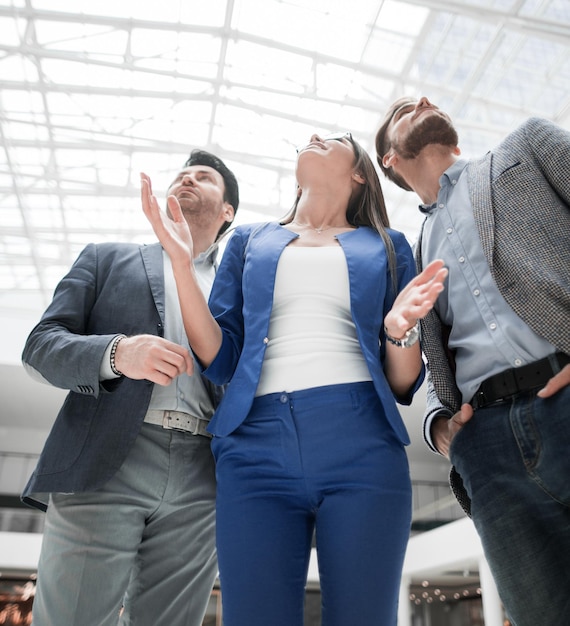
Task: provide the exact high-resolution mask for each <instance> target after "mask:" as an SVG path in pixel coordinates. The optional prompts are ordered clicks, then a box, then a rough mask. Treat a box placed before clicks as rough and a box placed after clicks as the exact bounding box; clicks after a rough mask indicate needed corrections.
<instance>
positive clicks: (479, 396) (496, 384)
mask: <svg viewBox="0 0 570 626" xmlns="http://www.w3.org/2000/svg"><path fill="white" fill-rule="evenodd" d="M568 363H570V355H568V354H564V352H556V353H555V354H551V355H550V356H548V357H546V358H545V359H540V361H535V362H534V363H529V364H528V365H523V366H522V367H513V368H511V369H509V370H505V371H504V372H500V373H499V374H495V375H494V376H491V377H490V378H487V379H486V380H484V381H483V382H482V383H481V385H480V386H479V389H478V390H477V392H476V393H475V395H474V396H473V397H472V398H471V402H470V403H469V404H470V405H471V406H472V407H473V408H474V409H480V408H482V407H484V406H488V405H489V404H493V402H497V401H498V400H505V399H506V398H512V397H513V396H516V395H517V394H519V393H524V392H527V391H532V390H534V389H539V388H541V387H544V385H545V384H546V383H547V382H548V380H550V379H551V378H552V377H553V376H554V375H555V374H558V372H559V371H560V370H561V369H562V368H563V367H564V366H565V365H567V364H568Z"/></svg>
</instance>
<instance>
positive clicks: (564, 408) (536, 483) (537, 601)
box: [450, 387, 570, 626]
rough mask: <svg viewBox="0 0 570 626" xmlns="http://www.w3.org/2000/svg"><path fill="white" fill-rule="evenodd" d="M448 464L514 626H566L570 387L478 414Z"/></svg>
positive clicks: (569, 603)
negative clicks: (463, 494) (463, 492)
mask: <svg viewBox="0 0 570 626" xmlns="http://www.w3.org/2000/svg"><path fill="white" fill-rule="evenodd" d="M450 457H451V461H452V463H453V464H454V465H455V468H456V469H457V471H458V472H459V474H461V477H462V478H463V482H464V484H465V487H466V490H467V493H468V494H469V496H470V497H471V500H472V509H471V513H472V517H473V522H474V523H475V526H476V528H477V532H478V533H479V536H480V537H481V542H482V544H483V548H484V551H485V556H486V558H487V561H488V562H489V566H490V568H491V571H492V572H493V576H494V578H495V582H496V584H497V588H498V591H499V595H500V596H501V599H502V601H503V604H504V605H505V609H506V611H507V614H508V616H509V618H510V619H511V621H512V623H513V624H514V625H515V626H539V625H540V626H562V624H570V387H566V388H565V389H563V390H562V391H560V392H559V393H558V394H556V395H555V396H554V397H552V398H549V399H541V398H538V397H536V396H535V395H534V394H525V395H523V396H520V397H518V398H516V399H514V400H511V401H508V402H503V403H499V404H495V405H491V406H489V407H487V408H483V409H479V410H478V411H476V412H475V415H474V416H473V418H472V419H471V421H469V422H468V423H467V424H466V425H465V426H464V427H463V429H462V430H461V431H460V432H459V433H458V434H457V435H456V437H455V438H454V440H453V442H452V445H451V451H450Z"/></svg>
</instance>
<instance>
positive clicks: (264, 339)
mask: <svg viewBox="0 0 570 626" xmlns="http://www.w3.org/2000/svg"><path fill="white" fill-rule="evenodd" d="M263 343H264V344H265V345H267V344H268V343H269V338H268V337H264V338H263Z"/></svg>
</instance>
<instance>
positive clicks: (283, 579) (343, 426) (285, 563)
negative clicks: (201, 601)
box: [212, 383, 411, 626]
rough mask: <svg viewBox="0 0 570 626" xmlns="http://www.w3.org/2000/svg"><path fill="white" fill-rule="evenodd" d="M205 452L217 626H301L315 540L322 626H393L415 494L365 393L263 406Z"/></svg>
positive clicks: (321, 392) (342, 388)
mask: <svg viewBox="0 0 570 626" xmlns="http://www.w3.org/2000/svg"><path fill="white" fill-rule="evenodd" d="M212 450H213V452H214V455H215V457H216V474H217V479H218V494H217V541H218V559H219V567H220V582H221V590H222V602H223V619H224V626H244V625H245V624H247V626H302V624H303V602H304V596H305V584H306V579H307V567H308V563H309V557H310V552H311V540H312V537H313V531H314V530H316V548H317V555H318V563H319V573H320V584H321V594H322V606H323V610H322V624H323V626H347V625H352V624H366V625H370V626H372V625H373V624H381V625H382V626H395V624H396V615H397V604H398V592H399V586H400V577H401V571H402V564H403V560H404V554H405V550H406V545H407V541H408V537H409V533H410V523H411V484H410V477H409V471H408V461H407V457H406V453H405V448H404V446H403V445H402V444H401V442H400V441H399V440H398V439H397V437H396V436H395V435H394V433H393V431H392V429H391V428H390V426H389V424H388V422H387V420H386V418H385V415H384V411H383V409H382V405H381V403H380V401H379V399H378V396H377V394H376V392H375V390H374V387H373V385H372V383H356V384H347V385H331V386H328V387H319V388H314V389H308V390H304V391H297V392H293V393H281V394H279V393H276V394H269V395H266V396H262V397H259V398H257V399H256V400H255V401H254V404H253V407H252V410H251V411H250V413H249V415H248V417H247V419H246V420H245V422H244V423H243V424H242V425H241V426H240V427H239V428H238V429H237V430H236V431H235V432H234V433H232V434H231V435H230V436H228V437H215V438H214V440H213V443H212Z"/></svg>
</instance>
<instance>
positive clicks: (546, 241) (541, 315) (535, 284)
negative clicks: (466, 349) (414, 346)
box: [416, 118, 570, 511]
mask: <svg viewBox="0 0 570 626" xmlns="http://www.w3.org/2000/svg"><path fill="white" fill-rule="evenodd" d="M465 174H466V176H467V177H468V186H469V196H470V198H471V204H472V206H473V215H474V218H475V223H476V224H477V230H478V234H479V238H480V240H481V244H482V246H483V251H484V253H485V256H486V258H487V262H488V264H489V268H490V270H491V274H492V276H493V278H494V280H495V282H496V284H497V286H498V288H499V290H500V292H501V294H502V295H503V297H504V298H505V300H506V301H507V303H508V304H509V305H510V306H511V308H512V309H513V310H514V311H515V313H517V315H519V316H520V318H521V319H522V320H523V321H524V322H525V323H526V324H527V325H528V326H530V328H532V329H533V330H534V331H535V332H536V333H537V334H539V335H540V336H541V337H544V338H545V339H547V340H548V341H549V342H550V343H551V344H552V345H554V346H555V347H556V348H557V350H559V351H561V352H565V353H566V354H570V133H569V132H567V131H565V130H563V129H561V128H560V127H558V126H556V125H555V124H553V123H552V122H549V121H547V120H544V119H539V118H531V119H529V120H527V121H526V122H525V123H523V124H522V125H521V126H520V127H519V128H518V129H516V130H515V131H514V132H512V133H511V134H510V135H508V136H507V137H506V139H505V140H504V141H503V142H502V143H501V144H500V145H499V146H497V147H496V148H495V149H493V150H491V151H490V152H488V153H487V154H486V155H485V156H484V157H483V158H481V159H477V160H472V161H470V162H469V163H468V165H467V169H466V172H465ZM422 231H423V228H422ZM421 236H422V233H420V238H419V241H418V244H417V246H416V264H417V268H418V270H421V268H422V259H421ZM421 326H422V347H423V350H424V353H425V355H426V358H427V362H428V370H429V375H428V399H427V408H426V415H425V419H427V418H428V417H429V416H431V415H433V414H434V413H440V412H443V413H447V414H448V415H452V414H453V413H455V412H456V411H458V410H459V408H460V406H461V394H460V392H459V389H458V388H457V385H456V383H455V376H454V363H453V354H451V353H450V351H449V350H448V348H447V337H448V336H449V332H448V329H446V328H445V327H444V326H443V324H442V322H441V320H440V319H439V317H438V315H437V313H435V311H432V312H431V313H430V314H429V315H428V316H426V318H425V319H424V320H422V324H421ZM452 487H454V490H455V491H456V495H457V496H458V499H459V500H460V503H461V504H462V505H463V506H464V508H466V507H467V508H466V510H467V511H468V503H465V502H462V498H463V496H464V494H463V493H461V491H462V489H461V485H460V484H459V477H458V476H457V475H455V474H454V472H453V470H452ZM458 490H459V491H458Z"/></svg>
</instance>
